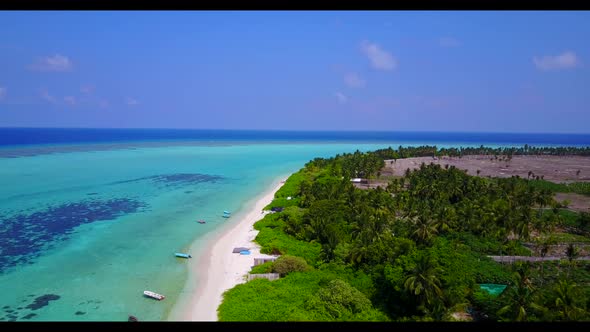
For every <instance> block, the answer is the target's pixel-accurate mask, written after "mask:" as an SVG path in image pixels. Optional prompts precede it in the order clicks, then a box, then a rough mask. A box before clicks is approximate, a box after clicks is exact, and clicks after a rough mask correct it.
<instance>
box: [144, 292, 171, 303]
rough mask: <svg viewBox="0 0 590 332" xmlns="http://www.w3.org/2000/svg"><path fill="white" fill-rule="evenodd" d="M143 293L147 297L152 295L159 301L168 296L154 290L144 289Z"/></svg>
mask: <svg viewBox="0 0 590 332" xmlns="http://www.w3.org/2000/svg"><path fill="white" fill-rule="evenodd" d="M143 295H145V296H147V297H151V298H152V299H156V300H158V301H162V300H163V299H165V298H166V296H164V295H162V294H158V293H154V292H152V291H149V290H146V291H143Z"/></svg>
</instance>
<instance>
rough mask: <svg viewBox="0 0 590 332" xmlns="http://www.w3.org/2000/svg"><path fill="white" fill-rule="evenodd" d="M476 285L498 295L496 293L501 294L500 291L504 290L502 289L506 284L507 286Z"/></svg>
mask: <svg viewBox="0 0 590 332" xmlns="http://www.w3.org/2000/svg"><path fill="white" fill-rule="evenodd" d="M478 285H479V287H480V288H481V289H482V290H484V291H486V292H488V293H490V294H491V295H494V296H498V295H500V294H502V292H503V291H504V289H506V286H507V285H501V284H478Z"/></svg>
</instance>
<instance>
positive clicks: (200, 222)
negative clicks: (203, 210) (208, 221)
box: [197, 219, 205, 224]
mask: <svg viewBox="0 0 590 332" xmlns="http://www.w3.org/2000/svg"><path fill="white" fill-rule="evenodd" d="M197 222H198V223H199V224H204V223H205V220H203V219H201V220H197Z"/></svg>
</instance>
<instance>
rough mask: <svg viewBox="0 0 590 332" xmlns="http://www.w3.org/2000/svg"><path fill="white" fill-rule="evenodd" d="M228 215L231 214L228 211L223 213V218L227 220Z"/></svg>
mask: <svg viewBox="0 0 590 332" xmlns="http://www.w3.org/2000/svg"><path fill="white" fill-rule="evenodd" d="M230 215H231V213H230V212H229V211H223V217H224V218H229V216H230Z"/></svg>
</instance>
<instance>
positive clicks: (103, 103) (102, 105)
mask: <svg viewBox="0 0 590 332" xmlns="http://www.w3.org/2000/svg"><path fill="white" fill-rule="evenodd" d="M110 105H111V104H110V103H109V101H108V100H106V99H102V100H101V101H99V102H98V106H99V107H100V108H109V106H110Z"/></svg>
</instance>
